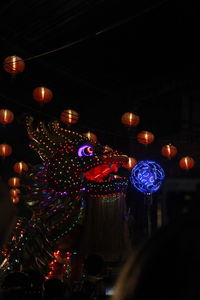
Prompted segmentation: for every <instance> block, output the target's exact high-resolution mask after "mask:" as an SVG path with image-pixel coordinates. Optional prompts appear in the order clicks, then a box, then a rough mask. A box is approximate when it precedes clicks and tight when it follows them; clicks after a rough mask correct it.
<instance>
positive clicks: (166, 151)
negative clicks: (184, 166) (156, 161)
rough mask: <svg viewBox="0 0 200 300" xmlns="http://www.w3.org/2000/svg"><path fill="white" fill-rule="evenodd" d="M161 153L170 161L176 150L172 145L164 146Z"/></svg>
mask: <svg viewBox="0 0 200 300" xmlns="http://www.w3.org/2000/svg"><path fill="white" fill-rule="evenodd" d="M161 153H162V155H163V156H165V157H167V158H169V159H171V158H172V157H174V156H176V154H177V148H176V147H175V146H173V145H172V144H168V145H164V146H163V147H162V149H161Z"/></svg>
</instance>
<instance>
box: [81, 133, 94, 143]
mask: <svg viewBox="0 0 200 300" xmlns="http://www.w3.org/2000/svg"><path fill="white" fill-rule="evenodd" d="M83 135H84V136H86V137H87V138H88V139H89V140H91V141H92V142H93V143H96V142H97V136H96V134H94V133H93V132H90V131H88V132H85V133H83Z"/></svg>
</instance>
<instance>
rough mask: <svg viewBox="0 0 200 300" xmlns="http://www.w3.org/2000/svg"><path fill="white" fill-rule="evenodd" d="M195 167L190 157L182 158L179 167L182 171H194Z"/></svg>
mask: <svg viewBox="0 0 200 300" xmlns="http://www.w3.org/2000/svg"><path fill="white" fill-rule="evenodd" d="M194 165H195V161H194V159H193V158H192V157H190V156H185V157H182V158H181V159H180V160H179V166H180V168H181V169H184V170H189V169H192V168H193V167H194Z"/></svg>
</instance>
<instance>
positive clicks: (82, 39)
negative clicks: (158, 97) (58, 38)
mask: <svg viewBox="0 0 200 300" xmlns="http://www.w3.org/2000/svg"><path fill="white" fill-rule="evenodd" d="M168 1H169V0H163V1H161V2H159V3H156V4H154V5H152V6H151V7H148V8H146V9H144V10H143V11H142V12H140V13H138V14H136V15H134V16H130V17H128V18H125V19H123V20H121V21H119V22H116V23H114V24H111V25H110V26H107V27H105V28H103V29H101V30H99V31H97V32H96V33H94V34H89V35H86V36H84V37H82V38H80V39H78V40H75V41H72V42H70V43H67V44H65V45H63V46H61V47H58V48H56V49H52V50H49V51H46V52H43V53H40V54H37V55H34V56H30V57H28V58H25V59H23V61H30V60H33V59H36V58H39V57H42V56H46V55H48V54H51V53H55V52H58V51H61V50H63V49H66V48H69V47H72V46H74V45H77V44H80V43H82V42H84V41H86V40H88V39H90V38H92V37H95V36H99V35H101V34H103V33H106V32H108V31H110V30H113V29H115V28H117V27H119V26H121V25H124V24H126V23H128V22H130V21H132V20H134V19H136V18H138V17H140V16H142V15H144V14H147V13H149V12H151V11H152V10H155V9H157V8H159V7H161V6H163V5H164V4H165V3H167V2H168ZM18 61H21V60H17V61H15V63H16V62H18ZM4 64H10V63H9V62H7V63H4Z"/></svg>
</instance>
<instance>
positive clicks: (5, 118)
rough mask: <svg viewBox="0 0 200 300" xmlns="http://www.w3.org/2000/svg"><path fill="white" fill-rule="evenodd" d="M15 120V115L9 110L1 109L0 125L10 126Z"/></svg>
mask: <svg viewBox="0 0 200 300" xmlns="http://www.w3.org/2000/svg"><path fill="white" fill-rule="evenodd" d="M13 120H14V114H13V113H12V111H10V110H9V109H0V123H1V124H4V125H5V124H9V123H12V121H13Z"/></svg>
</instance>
